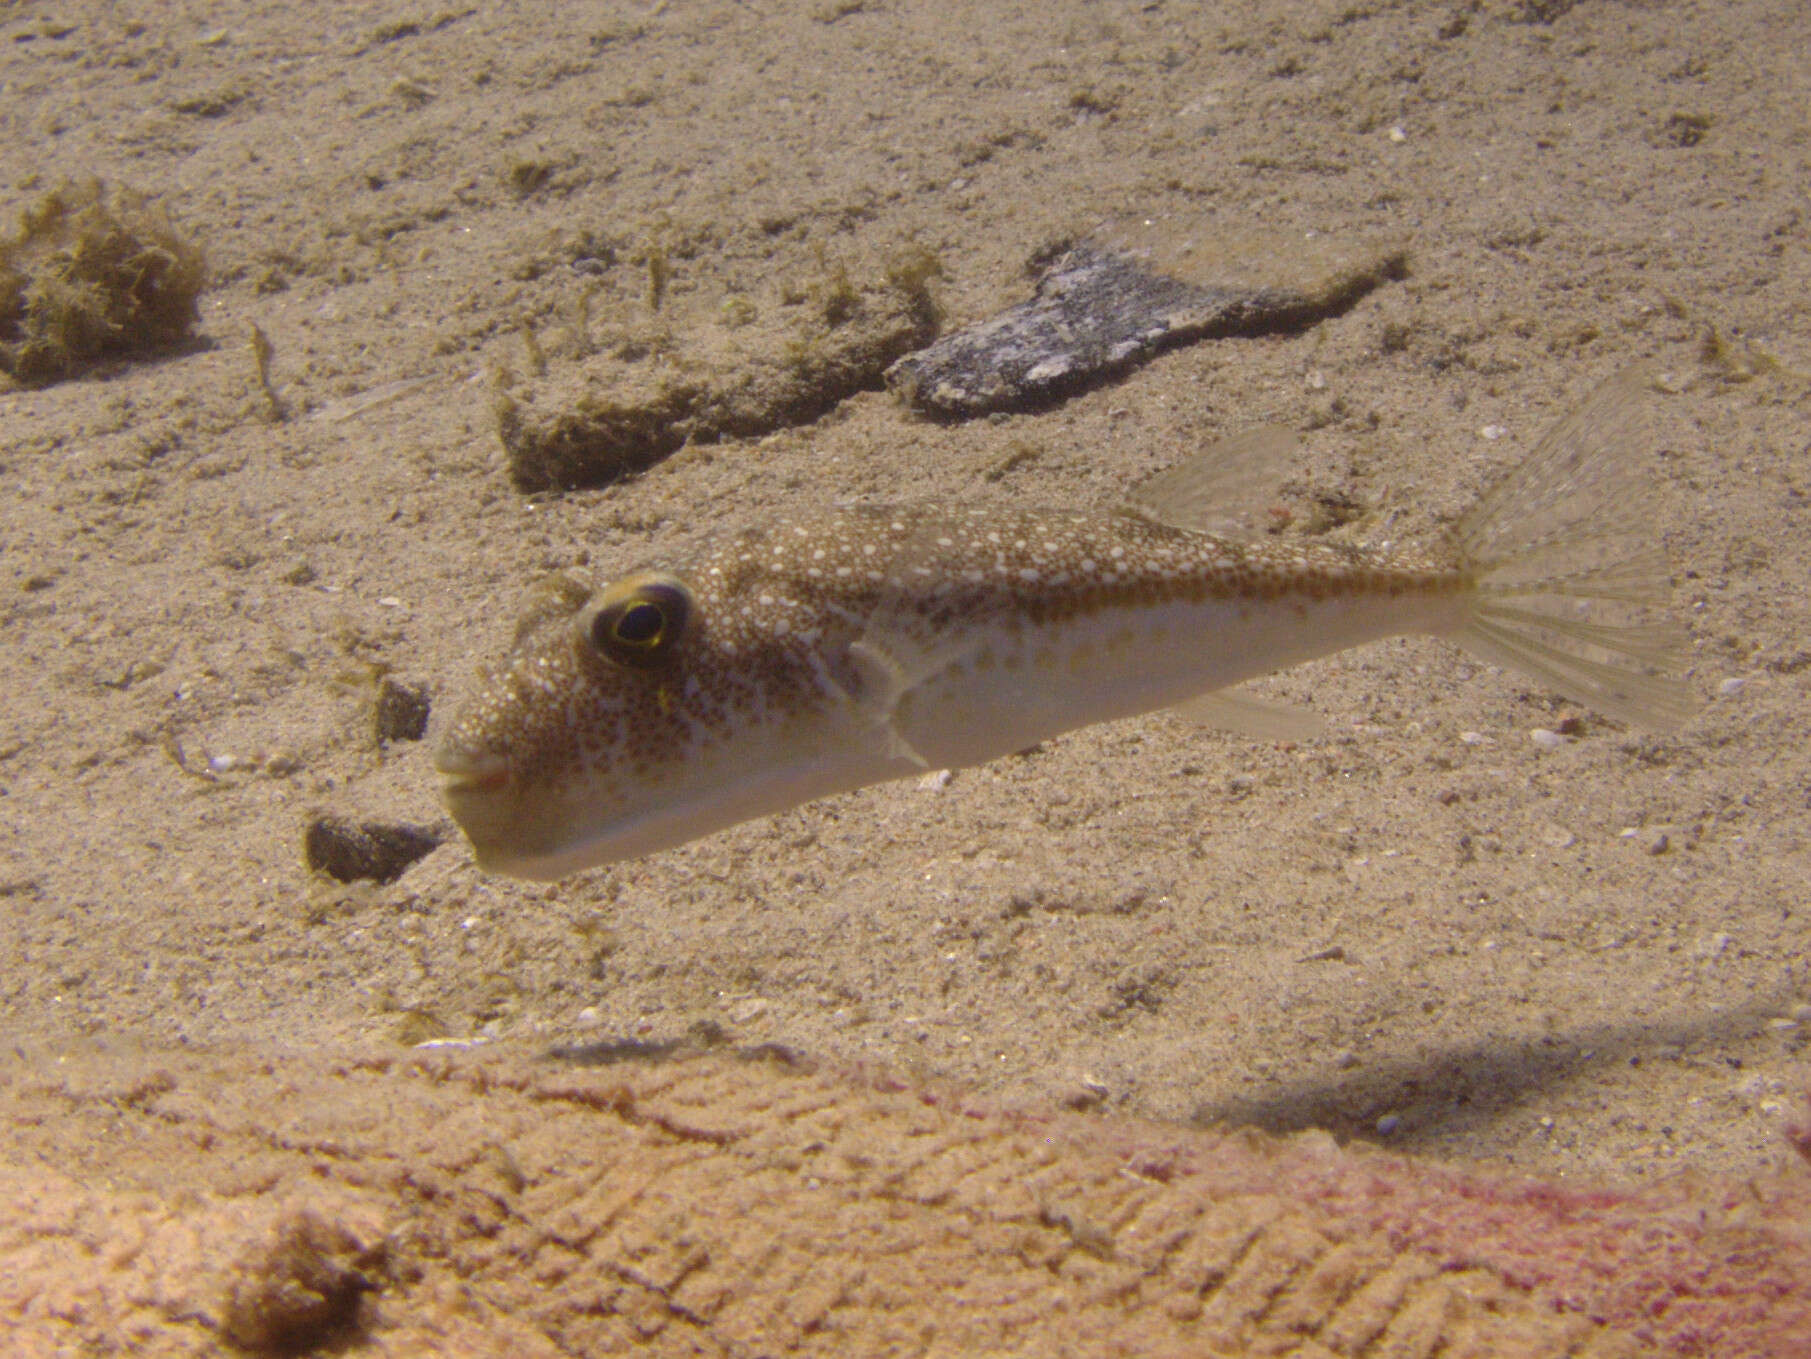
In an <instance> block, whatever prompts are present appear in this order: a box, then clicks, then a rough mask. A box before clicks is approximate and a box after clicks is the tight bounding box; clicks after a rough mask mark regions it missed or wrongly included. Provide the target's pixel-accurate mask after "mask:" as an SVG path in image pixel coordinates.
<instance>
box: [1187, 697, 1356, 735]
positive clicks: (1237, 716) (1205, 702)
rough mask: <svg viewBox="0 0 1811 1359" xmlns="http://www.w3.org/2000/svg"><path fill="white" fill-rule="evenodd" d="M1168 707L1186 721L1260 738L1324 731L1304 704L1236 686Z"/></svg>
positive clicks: (1319, 719) (1320, 721)
mask: <svg viewBox="0 0 1811 1359" xmlns="http://www.w3.org/2000/svg"><path fill="white" fill-rule="evenodd" d="M1170 711H1171V712H1173V713H1174V714H1176V716H1178V717H1180V718H1182V719H1183V720H1184V721H1186V722H1194V723H1197V724H1199V725H1201V726H1204V727H1213V728H1215V729H1216V730H1219V731H1230V732H1232V733H1234V734H1235V735H1238V736H1249V737H1251V738H1253V739H1254V740H1259V741H1310V740H1313V739H1314V738H1315V737H1317V736H1325V735H1326V734H1327V724H1326V722H1325V721H1323V720H1322V719H1321V718H1320V716H1319V715H1318V714H1316V713H1311V712H1309V711H1308V710H1307V709H1306V708H1296V707H1291V706H1290V705H1288V704H1286V703H1272V702H1269V701H1268V700H1266V699H1262V698H1254V697H1253V696H1252V695H1250V694H1242V693H1240V692H1239V691H1238V690H1236V689H1215V690H1214V691H1213V692H1212V693H1207V694H1201V695H1198V696H1197V697H1195V698H1191V699H1188V700H1186V701H1184V702H1182V703H1178V704H1176V705H1175V706H1174V707H1173V708H1171V709H1170Z"/></svg>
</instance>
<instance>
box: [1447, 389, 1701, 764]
mask: <svg viewBox="0 0 1811 1359" xmlns="http://www.w3.org/2000/svg"><path fill="white" fill-rule="evenodd" d="M1652 378H1653V373H1652V370H1651V369H1650V368H1648V367H1647V366H1645V365H1642V366H1637V367H1634V368H1630V369H1627V370H1625V371H1624V372H1622V373H1619V374H1618V375H1616V376H1615V377H1613V378H1611V379H1610V380H1609V381H1608V382H1606V383H1605V384H1604V385H1603V386H1601V387H1600V388H1598V390H1597V391H1596V392H1595V393H1593V394H1592V396H1591V397H1590V398H1589V399H1588V400H1587V401H1586V402H1585V403H1584V404H1583V405H1582V406H1580V407H1579V408H1578V409H1577V410H1575V411H1573V412H1572V413H1571V414H1570V415H1568V416H1566V418H1565V419H1563V420H1561V421H1560V423H1559V424H1558V425H1556V426H1555V427H1554V428H1553V429H1552V430H1551V431H1550V432H1549V433H1548V434H1547V437H1546V438H1544V439H1543V440H1542V441H1541V443H1540V446H1539V447H1537V448H1536V449H1535V450H1534V452H1533V453H1532V454H1530V455H1529V457H1528V459H1527V461H1526V462H1524V463H1523V464H1522V465H1521V466H1520V467H1518V468H1517V469H1516V470H1515V471H1513V472H1511V473H1510V474H1509V475H1508V476H1506V477H1505V478H1504V479H1503V480H1502V481H1501V482H1499V483H1498V484H1497V485H1496V486H1494V487H1493V488H1492V489H1491V490H1490V491H1488V492H1487V493H1486V494H1485V495H1484V497H1483V499H1482V500H1480V501H1479V502H1478V504H1477V505H1476V506H1475V507H1474V508H1473V509H1472V510H1471V512H1470V513H1469V514H1467V515H1466V516H1465V518H1464V519H1463V520H1461V521H1460V523H1459V525H1458V526H1457V528H1456V530H1455V533H1454V539H1455V544H1456V546H1457V548H1458V551H1459V555H1460V561H1461V565H1462V569H1464V570H1465V571H1466V572H1467V573H1469V574H1470V575H1471V576H1472V578H1473V581H1474V583H1475V591H1474V594H1473V597H1472V607H1471V611H1470V613H1469V616H1468V617H1467V619H1466V621H1465V623H1464V624H1463V625H1462V626H1461V628H1460V629H1459V630H1458V631H1457V632H1456V633H1455V634H1453V639H1454V640H1455V641H1457V642H1459V643H1460V644H1461V645H1463V646H1464V647H1466V648H1467V649H1468V650H1470V651H1472V652H1473V653H1474V654H1476V655H1478V656H1480V657H1481V658H1483V659H1485V660H1487V661H1490V662H1492V663H1494V664H1499V665H1505V666H1508V667H1511V668H1513V669H1515V670H1518V671H1520V672H1522V673H1523V674H1525V675H1527V676H1529V677H1530V678H1532V679H1537V680H1539V681H1541V682H1542V683H1543V684H1547V685H1549V686H1551V687H1552V688H1554V689H1556V690H1558V691H1559V692H1560V693H1562V694H1565V695H1566V696H1567V697H1569V698H1571V699H1573V700H1575V701H1577V702H1579V703H1583V704H1585V705H1587V706H1589V707H1591V708H1594V709H1596V710H1597V711H1598V712H1601V713H1603V714H1605V715H1606V716H1609V717H1614V718H1617V719H1619V720H1621V721H1625V722H1629V723H1631V724H1633V725H1635V726H1638V727H1644V728H1647V729H1649V730H1652V731H1672V730H1674V729H1676V728H1678V727H1679V726H1681V725H1683V724H1684V723H1685V721H1686V720H1687V719H1688V718H1690V716H1691V715H1692V712H1693V711H1694V709H1695V707H1696V704H1695V701H1694V699H1693V697H1692V693H1691V690H1690V688H1689V686H1688V685H1687V684H1686V682H1685V681H1684V680H1683V679H1681V678H1679V677H1678V676H1677V675H1676V674H1675V673H1670V672H1674V671H1677V670H1678V669H1679V668H1680V663H1681V661H1682V660H1683V658H1684V655H1685V646H1686V635H1685V630H1684V629H1683V628H1682V627H1680V626H1679V625H1678V624H1677V623H1674V622H1671V621H1669V620H1666V619H1665V618H1663V617H1661V616H1659V614H1658V610H1659V607H1660V606H1661V605H1662V604H1664V602H1665V599H1666V596H1667V583H1668V582H1667V567H1666V560H1665V557H1664V554H1663V553H1662V552H1661V549H1660V545H1659V542H1658V540H1657V534H1658V529H1657V519H1656V516H1655V514H1654V491H1655V487H1654V484H1653V482H1652V480H1651V478H1650V477H1649V475H1648V474H1647V472H1646V469H1645V468H1644V467H1643V465H1642V463H1643V458H1642V453H1643V449H1644V444H1643V441H1642V440H1641V438H1640V434H1641V431H1642V428H1643V421H1642V404H1643V394H1644V391H1645V389H1646V388H1647V387H1648V386H1650V385H1651V383H1652Z"/></svg>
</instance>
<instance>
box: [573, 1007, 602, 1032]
mask: <svg viewBox="0 0 1811 1359" xmlns="http://www.w3.org/2000/svg"><path fill="white" fill-rule="evenodd" d="M603 1019H604V1017H603V1016H602V1015H601V1014H599V1013H598V1010H597V1006H595V1005H587V1006H586V1007H585V1008H584V1009H582V1010H580V1011H579V1012H578V1026H579V1027H580V1028H581V1029H595V1028H596V1027H597V1026H598V1025H599V1024H601V1023H602V1022H603Z"/></svg>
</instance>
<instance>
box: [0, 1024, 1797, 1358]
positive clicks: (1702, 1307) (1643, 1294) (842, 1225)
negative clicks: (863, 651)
mask: <svg viewBox="0 0 1811 1359" xmlns="http://www.w3.org/2000/svg"><path fill="white" fill-rule="evenodd" d="M146 1071H151V1072H152V1074H151V1075H150V1076H146V1075H145V1074H144V1073H145V1072H146ZM97 1166H104V1167H105V1168H106V1169H105V1174H104V1175H97V1174H95V1173H94V1168H95V1167H97ZM0 1192H4V1193H5V1195H6V1201H7V1203H8V1204H9V1205H10V1206H11V1207H10V1211H9V1213H8V1215H7V1218H6V1220H5V1221H4V1222H0V1318H4V1320H5V1323H6V1325H7V1327H8V1332H7V1333H8V1346H9V1349H8V1353H9V1354H14V1355H38V1354H45V1355H48V1354H53V1353H67V1352H73V1351H75V1350H78V1349H83V1347H92V1348H95V1349H96V1350H97V1352H98V1350H99V1349H100V1348H104V1347H106V1346H108V1345H118V1344H122V1343H129V1344H130V1346H131V1348H132V1350H133V1353H135V1354H139V1355H146V1356H155V1355H177V1354H181V1355H195V1354H224V1353H231V1352H236V1351H235V1349H234V1347H239V1348H240V1349H243V1350H250V1351H251V1352H253V1353H262V1354H275V1353H288V1354H298V1353H313V1352H335V1353H359V1354H375V1355H404V1354H424V1353H432V1354H436V1355H441V1356H458V1355H472V1356H479V1355H487V1356H488V1355H496V1354H506V1353H507V1354H514V1355H523V1356H530V1357H531V1359H532V1356H538V1355H547V1356H553V1355H561V1354H575V1353H583V1354H603V1353H612V1354H614V1353H626V1352H631V1351H632V1352H634V1353H637V1354H646V1355H681V1354H683V1355H700V1354H703V1355H722V1356H729V1355H736V1354H748V1353H756V1352H759V1353H765V1354H796V1355H813V1354H824V1355H829V1354H837V1355H850V1354H878V1353H897V1354H923V1353H950V1354H955V1353H966V1354H980V1353H985V1354H1000V1355H1013V1354H1023V1355H1048V1354H1063V1353H1068V1354H1182V1353H1188V1354H1227V1355H1234V1354H1240V1355H1255V1354H1284V1353H1289V1354H1304V1355H1305V1354H1315V1355H1322V1356H1351V1355H1357V1354H1361V1353H1363V1354H1383V1353H1390V1354H1397V1353H1402V1354H1411V1353H1412V1354H1432V1353H1436V1352H1438V1353H1442V1354H1461V1353H1463V1354H1494V1355H1505V1356H1507V1355H1515V1356H1530V1357H1533V1356H1550V1355H1551V1356H1558V1355H1567V1356H1577V1357H1580V1359H1583V1357H1589V1359H1609V1357H1610V1356H1629V1357H1630V1359H1633V1356H1636V1355H1642V1356H1664V1355H1686V1354H1698V1353H1705V1352H1707V1351H1706V1350H1705V1349H1704V1348H1703V1345H1702V1343H1701V1342H1703V1341H1704V1340H1705V1338H1706V1337H1714V1338H1715V1345H1716V1353H1718V1354H1719V1355H1722V1356H1747V1355H1753V1356H1760V1355H1782V1354H1790V1353H1801V1352H1804V1351H1805V1349H1806V1346H1807V1345H1808V1344H1811V1282H1808V1281H1811V1241H1808V1240H1807V1237H1806V1233H1805V1230H1804V1227H1803V1222H1804V1218H1805V1213H1806V1210H1807V1208H1808V1207H1811V1192H1808V1190H1807V1186H1806V1185H1805V1183H1804V1182H1803V1181H1802V1180H1800V1181H1789V1182H1782V1183H1777V1184H1761V1183H1751V1184H1745V1185H1730V1186H1716V1185H1706V1184H1703V1183H1699V1184H1697V1185H1695V1186H1690V1187H1682V1188H1677V1189H1673V1190H1657V1191H1652V1192H1647V1193H1643V1194H1639V1195H1638V1194H1633V1193H1620V1192H1607V1191H1593V1190H1590V1189H1585V1188H1580V1187H1577V1186H1572V1185H1562V1184H1545V1183H1537V1182H1531V1181H1526V1180H1519V1179H1511V1178H1507V1177H1504V1176H1501V1175H1492V1174H1488V1173H1484V1172H1478V1171H1468V1170H1465V1169H1462V1168H1454V1167H1450V1166H1438V1165H1432V1164H1429V1163H1425V1162H1416V1161H1412V1160H1410V1159H1407V1158H1403V1157H1398V1156H1391V1155H1385V1154H1382V1153H1377V1152H1363V1151H1352V1150H1341V1149H1339V1148H1337V1147H1336V1146H1335V1145H1334V1144H1333V1142H1332V1139H1330V1138H1328V1137H1326V1136H1325V1135H1321V1134H1308V1135H1303V1136H1298V1137H1294V1138H1289V1139H1284V1140H1278V1139H1275V1138H1270V1137H1266V1136H1263V1135H1261V1134H1255V1133H1210V1132H1201V1131H1197V1130H1192V1129H1186V1128H1180V1127H1176V1126H1173V1125H1166V1124H1159V1123H1152V1122H1144V1121H1139V1120H1132V1119H1117V1118H1101V1117H1099V1116H1095V1115H1086V1114H1035V1113H1007V1112H999V1111H991V1110H988V1109H985V1108H979V1107H975V1106H973V1105H972V1104H970V1103H968V1102H966V1101H964V1100H962V1099H961V1098H960V1097H957V1096H953V1095H951V1094H949V1093H948V1092H937V1091H934V1090H925V1089H917V1088H909V1087H907V1086H904V1085H902V1084H900V1083H898V1082H894V1081H890V1080H886V1079H878V1078H875V1077H872V1076H869V1077H862V1076H859V1075H858V1076H850V1075H848V1074H846V1073H833V1072H826V1071H820V1070H815V1069H813V1068H810V1067H809V1066H805V1065H801V1064H798V1063H797V1062H795V1061H793V1060H790V1059H788V1058H786V1057H784V1056H776V1055H774V1054H772V1053H770V1052H755V1053H750V1054H747V1055H742V1056H738V1055H736V1054H732V1053H726V1052H723V1051H718V1052H714V1053H709V1054H705V1055H695V1056H690V1057H685V1058H680V1059H661V1058H653V1059H650V1058H649V1057H647V1056H646V1055H642V1056H638V1057H631V1058H629V1059H627V1060H618V1061H614V1062H609V1063H606V1064H603V1065H598V1066H592V1067H586V1068H577V1067H574V1066H572V1065H569V1064H562V1063H556V1062H552V1061H548V1060H546V1059H544V1058H535V1057H530V1056H525V1055H521V1054H514V1055H512V1054H508V1053H497V1052H492V1053H475V1052H474V1053H448V1052H436V1053H433V1054H425V1053H414V1054H409V1055H406V1056H401V1057H397V1058H382V1057H369V1056H368V1057H364V1058H356V1059H352V1058H344V1057H342V1058H335V1057H332V1056H322V1055H317V1054H311V1053H308V1052H305V1051H292V1052H285V1053H282V1054H277V1053H274V1052H266V1053H264V1054H262V1055H258V1054H253V1053H232V1052H214V1053H207V1052H199V1051H193V1050H181V1051H167V1052H158V1053H149V1054H147V1053H142V1052H133V1053H127V1052H120V1053H105V1052H96V1051H92V1050H90V1051H81V1050H74V1051H64V1052H59V1053H58V1054H56V1055H55V1056H54V1057H34V1056H29V1055H23V1054H20V1053H18V1052H16V1051H14V1052H8V1053H7V1054H6V1055H5V1056H4V1057H0ZM323 1347H325V1349H323ZM84 1352H86V1351H84Z"/></svg>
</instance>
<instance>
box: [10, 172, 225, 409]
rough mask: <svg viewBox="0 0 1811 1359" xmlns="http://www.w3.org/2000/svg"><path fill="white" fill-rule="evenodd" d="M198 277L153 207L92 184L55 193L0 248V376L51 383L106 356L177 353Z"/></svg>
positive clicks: (196, 259) (190, 251)
mask: <svg viewBox="0 0 1811 1359" xmlns="http://www.w3.org/2000/svg"><path fill="white" fill-rule="evenodd" d="M205 275H206V268H205V265H204V262H203V260H202V254H201V251H200V249H199V248H198V247H197V246H195V245H194V244H193V243H192V242H190V241H189V240H187V239H186V238H185V237H183V236H182V235H181V234H180V233H179V232H178V231H177V230H176V228H175V227H174V226H173V225H171V223H170V219H169V217H168V215H167V214H166V213H165V212H164V211H163V209H162V208H161V207H158V206H157V205H155V204H152V203H149V202H147V201H146V200H145V198H144V197H143V196H142V195H141V194H139V193H137V192H135V191H133V190H131V189H127V188H117V187H116V188H113V189H108V188H107V187H105V186H104V185H102V184H101V183H100V182H99V181H98V180H89V181H86V182H84V183H79V184H63V185H60V186H59V187H57V188H55V189H52V190H51V191H50V192H49V193H46V194H45V195H44V196H43V197H41V198H39V199H38V200H37V202H35V203H33V204H31V205H30V206H29V207H27V208H26V209H25V210H24V211H23V212H22V213H21V214H20V219H19V230H18V234H17V235H15V236H12V237H9V238H7V239H5V240H0V373H3V374H5V375H6V376H8V377H10V378H12V379H13V380H14V381H16V382H19V383H24V384H41V383H48V382H56V381H58V380H59V379H62V378H65V377H68V376H70V375H71V374H73V373H75V372H77V371H79V370H80V369H81V368H82V367H83V366H84V365H85V364H88V363H90V362H93V361H94V360H96V359H101V358H105V357H107V356H109V355H129V354H154V353H157V352H159V351H162V350H167V349H170V348H172V347H174V346H176V345H178V344H180V343H181V342H182V341H183V340H184V339H186V338H187V337H188V334H189V331H190V330H191V329H192V328H193V326H194V324H195V321H196V318H197V315H198V313H197V311H196V305H195V303H196V299H197V298H198V297H199V296H200V295H201V289H202V284H203V282H204V279H205Z"/></svg>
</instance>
